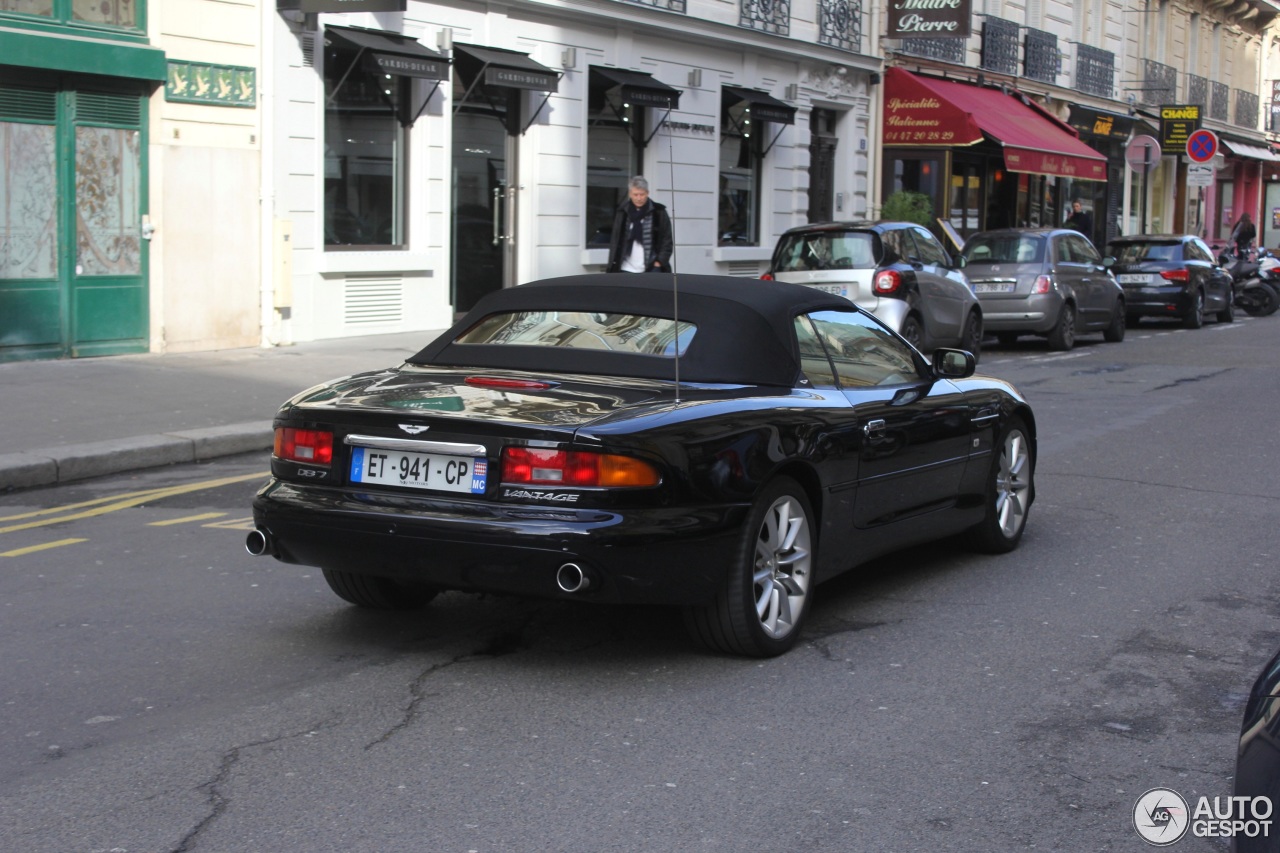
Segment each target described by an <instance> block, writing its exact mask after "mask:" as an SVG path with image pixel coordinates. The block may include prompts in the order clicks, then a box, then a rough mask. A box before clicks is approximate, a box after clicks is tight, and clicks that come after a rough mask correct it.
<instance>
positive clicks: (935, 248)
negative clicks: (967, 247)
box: [911, 227, 951, 267]
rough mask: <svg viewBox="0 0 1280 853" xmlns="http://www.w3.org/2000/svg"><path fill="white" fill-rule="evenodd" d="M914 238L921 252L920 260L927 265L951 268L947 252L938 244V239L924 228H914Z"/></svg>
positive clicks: (912, 230)
mask: <svg viewBox="0 0 1280 853" xmlns="http://www.w3.org/2000/svg"><path fill="white" fill-rule="evenodd" d="M911 234H912V236H914V237H915V239H916V249H917V251H919V252H920V260H922V261H924V262H925V263H926V264H933V265H934V266H939V267H949V266H951V261H950V260H949V259H948V258H947V253H946V251H945V250H944V249H943V248H942V246H941V245H939V244H938V241H937V239H936V238H935V237H934V236H933V235H932V234H930V233H929V232H928V231H926V230H925V229H923V228H919V227H917V228H912V229H911Z"/></svg>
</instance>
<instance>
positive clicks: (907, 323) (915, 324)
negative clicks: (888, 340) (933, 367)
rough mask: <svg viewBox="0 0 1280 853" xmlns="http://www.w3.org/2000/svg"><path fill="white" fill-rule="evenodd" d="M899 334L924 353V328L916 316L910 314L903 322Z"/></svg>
mask: <svg viewBox="0 0 1280 853" xmlns="http://www.w3.org/2000/svg"><path fill="white" fill-rule="evenodd" d="M898 334H900V335H902V337H903V338H905V339H906V341H907V343H909V344H911V345H912V346H913V347H915V348H916V349H918V350H920V352H924V326H922V325H921V324H920V318H919V317H917V316H916V315H915V314H908V315H907V316H906V318H905V319H904V320H903V321H902V328H901V329H899V330H898Z"/></svg>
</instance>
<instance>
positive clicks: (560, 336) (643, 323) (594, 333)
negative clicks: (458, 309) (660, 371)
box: [453, 311, 698, 358]
mask: <svg viewBox="0 0 1280 853" xmlns="http://www.w3.org/2000/svg"><path fill="white" fill-rule="evenodd" d="M697 331H698V327H697V326H696V325H694V324H693V323H688V322H685V321H683V320H681V321H680V322H679V323H676V322H675V321H673V320H671V319H668V318H666V317H647V316H643V315H639V314H609V313H603V312H596V311H510V312H503V313H500V314H490V315H488V316H487V317H484V318H483V319H481V320H480V321H479V322H478V323H476V324H475V325H474V326H472V327H471V328H469V329H467V330H466V331H465V332H463V333H462V334H460V335H458V337H456V338H454V341H453V342H454V343H456V344H488V345H490V346H492V345H494V344H498V345H509V346H526V347H528V346H534V347H555V348H557V349H589V350H607V351H609V352H622V353H634V354H636V355H656V356H664V357H667V358H672V357H674V356H675V355H676V354H677V349H678V354H679V355H684V353H685V350H686V349H688V348H689V343H690V341H692V340H693V337H694V335H696V334H697Z"/></svg>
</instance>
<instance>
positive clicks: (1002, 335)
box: [996, 332, 1018, 347]
mask: <svg viewBox="0 0 1280 853" xmlns="http://www.w3.org/2000/svg"><path fill="white" fill-rule="evenodd" d="M996 340H997V341H999V342H1000V346H1002V347H1011V346H1013V345H1014V344H1016V343H1017V342H1018V333H1017V332H997V333H996Z"/></svg>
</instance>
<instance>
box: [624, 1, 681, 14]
mask: <svg viewBox="0 0 1280 853" xmlns="http://www.w3.org/2000/svg"><path fill="white" fill-rule="evenodd" d="M622 2H624V3H635V4H636V5H637V6H652V7H653V8H655V9H666V10H667V11H668V12H679V13H680V14H681V15H683V14H684V13H685V11H686V10H685V2H686V0H622Z"/></svg>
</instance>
